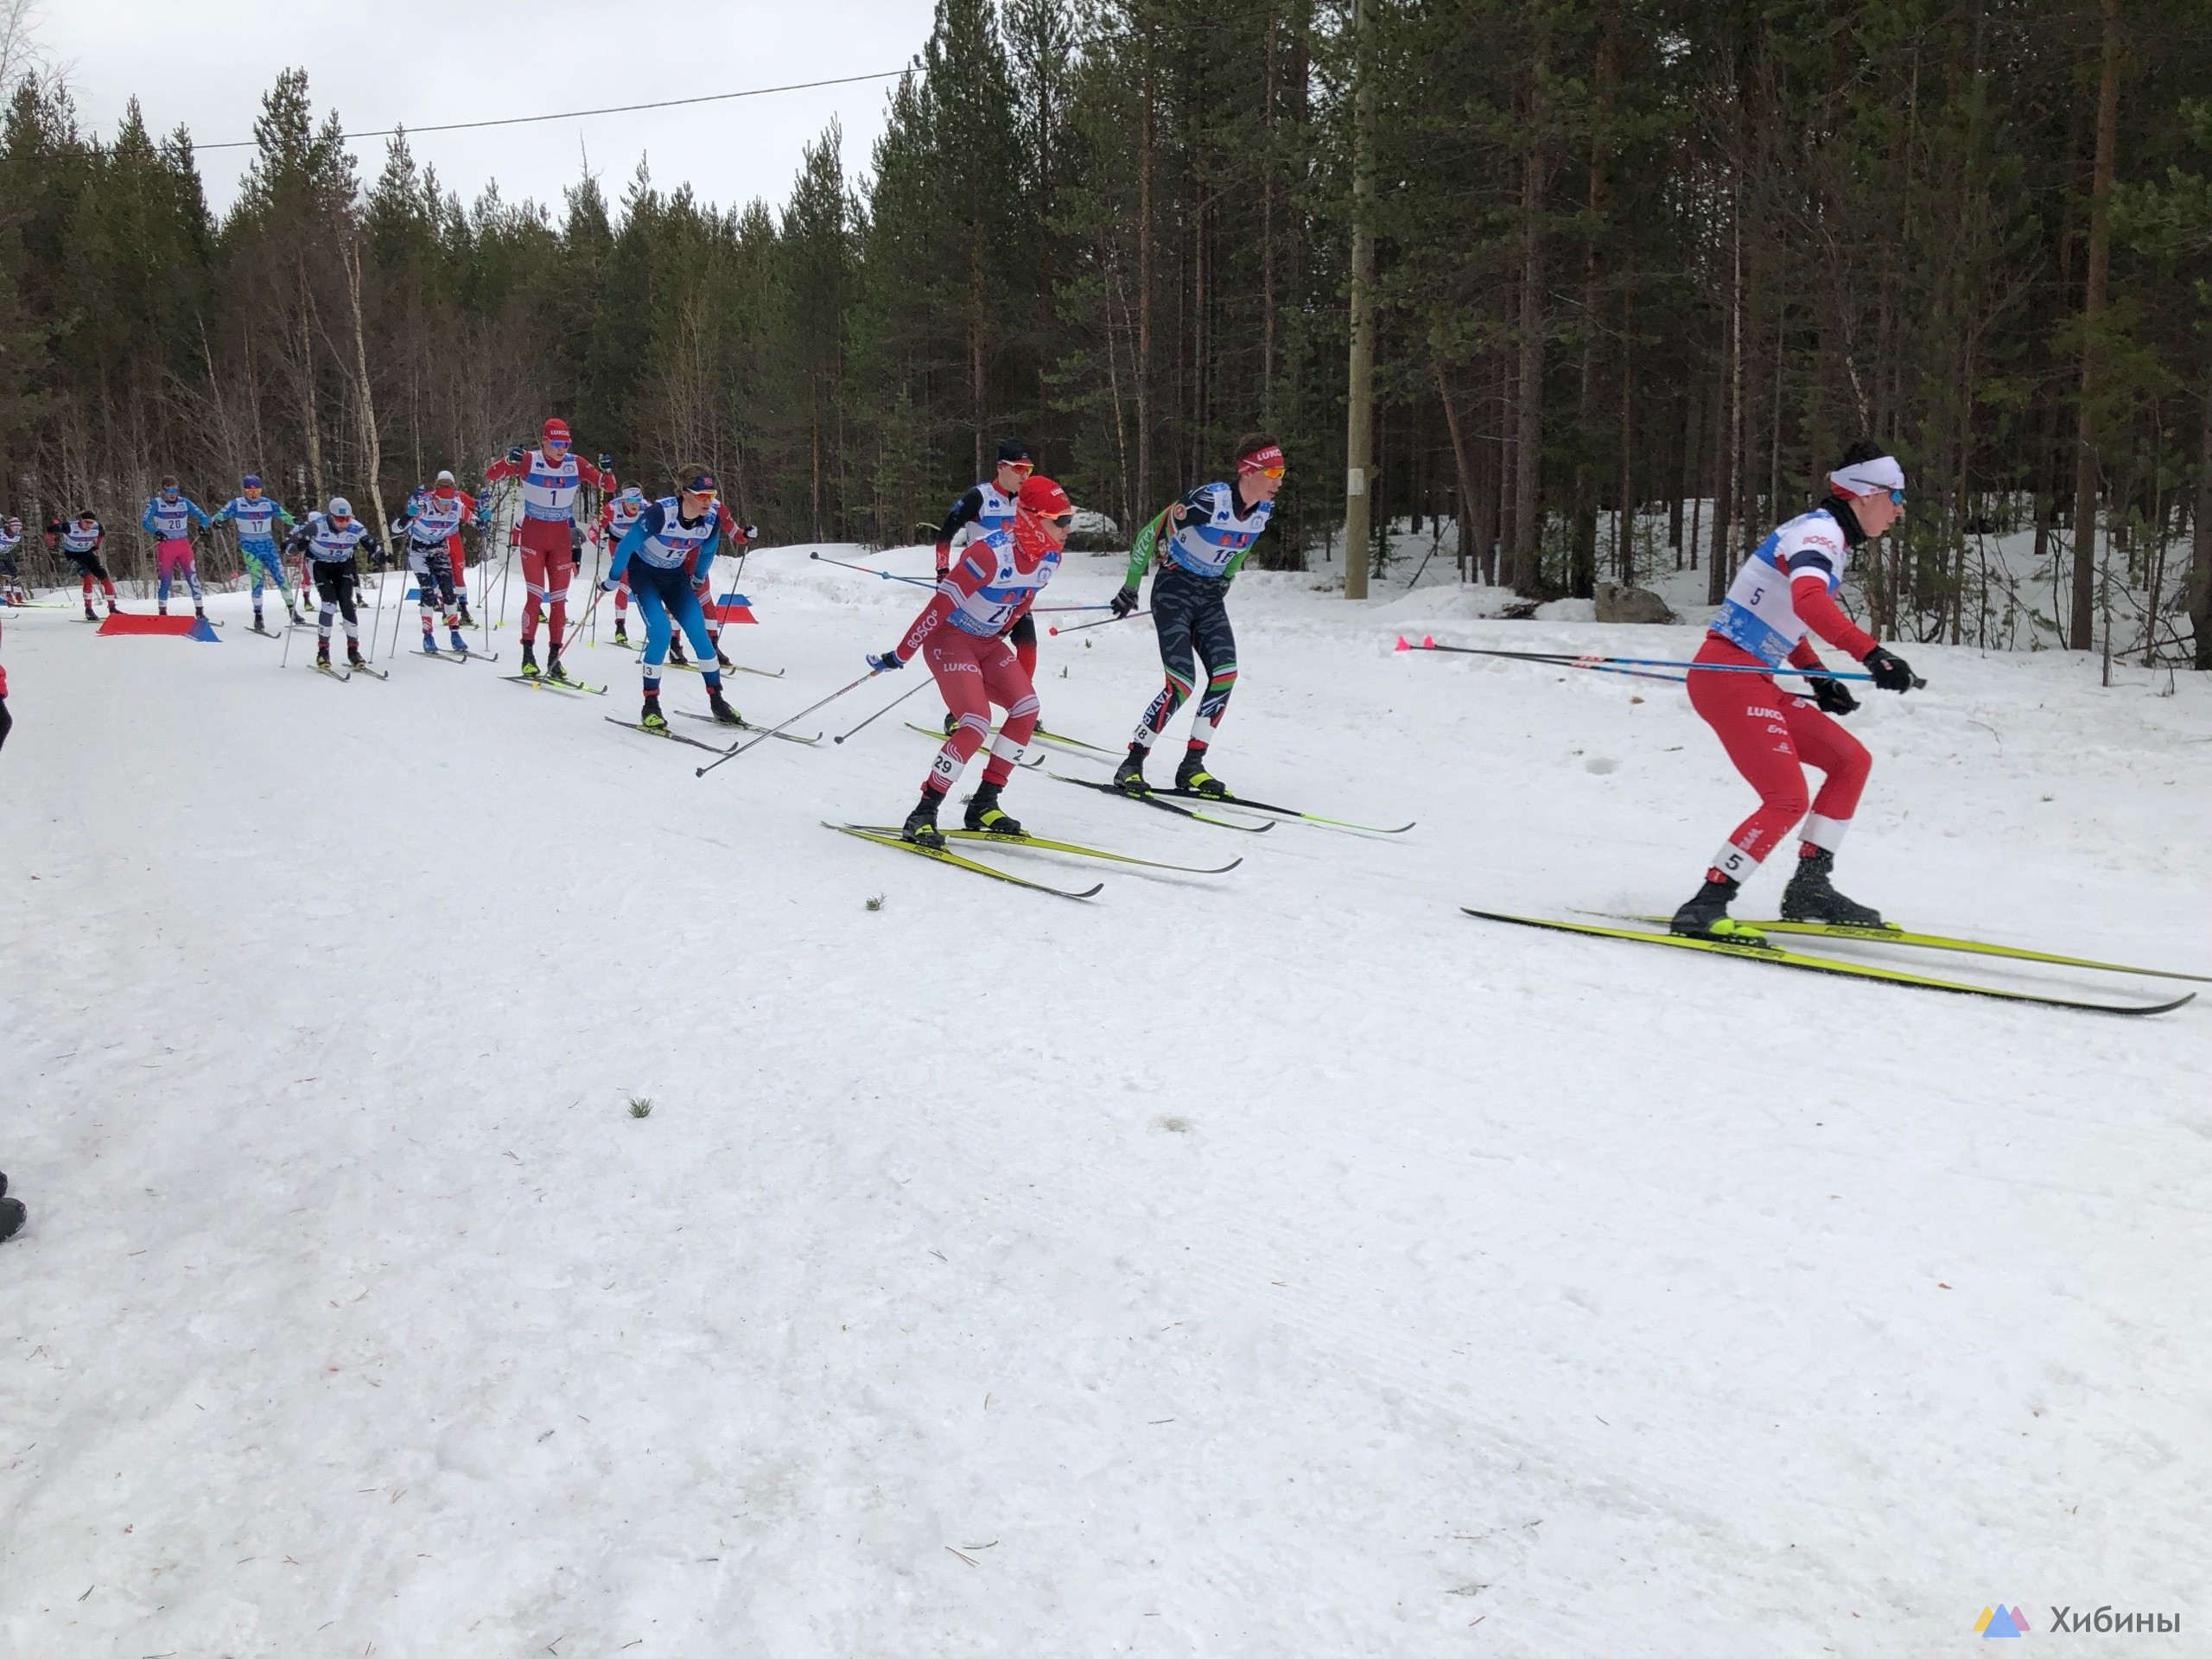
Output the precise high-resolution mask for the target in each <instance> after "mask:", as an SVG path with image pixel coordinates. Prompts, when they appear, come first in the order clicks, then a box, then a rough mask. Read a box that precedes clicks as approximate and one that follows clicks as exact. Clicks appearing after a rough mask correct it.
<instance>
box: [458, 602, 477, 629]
mask: <svg viewBox="0 0 2212 1659" xmlns="http://www.w3.org/2000/svg"><path fill="white" fill-rule="evenodd" d="M459 609H460V613H461V626H462V627H464V628H473V627H474V626H476V619H475V618H474V617H473V616H471V615H470V614H469V613H468V601H467V600H465V599H464V600H463V601H461V605H460V607H459Z"/></svg>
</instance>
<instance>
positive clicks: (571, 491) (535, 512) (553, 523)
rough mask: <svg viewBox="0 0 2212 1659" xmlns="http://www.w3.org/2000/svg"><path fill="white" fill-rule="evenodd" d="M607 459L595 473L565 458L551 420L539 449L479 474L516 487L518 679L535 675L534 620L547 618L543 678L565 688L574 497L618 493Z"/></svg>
mask: <svg viewBox="0 0 2212 1659" xmlns="http://www.w3.org/2000/svg"><path fill="white" fill-rule="evenodd" d="M608 464H609V463H608V461H607V457H606V456H604V455H601V457H600V464H599V465H598V466H596V467H594V466H593V465H592V464H591V462H589V461H585V460H583V459H582V457H581V456H578V455H575V454H572V453H570V449H569V423H567V422H566V421H564V420H563V419H561V418H560V416H557V415H556V416H552V417H551V418H550V419H549V420H547V422H546V423H545V426H544V429H543V433H542V434H541V435H540V436H539V439H538V447H537V448H535V449H525V448H523V447H522V446H521V445H520V444H517V445H516V446H515V447H514V448H512V449H510V450H508V451H507V454H506V458H505V460H503V461H493V463H492V464H491V465H490V466H489V467H486V468H485V469H484V477H485V480H486V482H487V483H488V482H491V481H493V480H498V479H502V478H512V479H516V480H519V481H520V484H519V486H520V488H521V491H522V523H521V524H519V525H518V526H517V530H518V532H519V539H520V540H521V543H522V579H523V585H524V588H526V589H527V592H526V593H525V594H524V598H523V602H522V673H523V677H524V678H525V679H531V680H534V679H536V678H537V676H538V670H537V618H538V613H539V612H540V610H541V609H543V610H546V611H549V612H550V621H549V622H548V624H547V642H546V650H545V677H546V678H547V679H549V680H552V681H555V682H556V683H566V682H567V681H568V678H569V674H568V671H567V670H566V669H564V668H563V667H562V666H561V647H562V645H563V644H564V643H565V641H564V639H563V636H564V635H565V634H566V633H567V632H568V627H569V581H570V580H571V579H572V578H573V577H574V576H575V546H574V544H573V543H572V541H571V539H570V537H571V533H572V531H573V530H574V528H575V512H576V508H575V501H576V492H577V490H578V489H580V488H581V487H582V486H584V485H586V484H590V485H594V486H597V487H598V488H600V489H601V490H606V491H609V492H612V491H613V490H615V489H618V488H619V487H620V486H619V485H617V484H616V482H615V480H614V474H613V473H612V472H609V471H608V470H607V467H608Z"/></svg>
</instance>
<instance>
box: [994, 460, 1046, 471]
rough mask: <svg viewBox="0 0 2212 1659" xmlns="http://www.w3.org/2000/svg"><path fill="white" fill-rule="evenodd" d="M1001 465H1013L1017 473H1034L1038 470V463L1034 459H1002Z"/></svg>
mask: <svg viewBox="0 0 2212 1659" xmlns="http://www.w3.org/2000/svg"><path fill="white" fill-rule="evenodd" d="M999 465H1000V466H1001V467H1011V468H1013V469H1014V471H1015V472H1017V473H1033V472H1035V471H1036V470H1037V463H1036V462H1035V461H1001V462H999Z"/></svg>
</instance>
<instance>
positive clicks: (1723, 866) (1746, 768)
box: [1671, 442, 1922, 944]
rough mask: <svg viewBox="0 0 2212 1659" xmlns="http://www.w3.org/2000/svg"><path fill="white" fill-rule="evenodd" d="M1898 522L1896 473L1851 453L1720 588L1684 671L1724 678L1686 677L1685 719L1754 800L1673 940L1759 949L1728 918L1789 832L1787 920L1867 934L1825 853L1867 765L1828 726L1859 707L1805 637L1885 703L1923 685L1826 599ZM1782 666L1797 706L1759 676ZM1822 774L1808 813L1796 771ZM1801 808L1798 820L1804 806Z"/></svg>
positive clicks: (1831, 851)
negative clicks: (1798, 679) (1792, 854)
mask: <svg viewBox="0 0 2212 1659" xmlns="http://www.w3.org/2000/svg"><path fill="white" fill-rule="evenodd" d="M1903 514H1904V468H1903V467H1899V466H1898V465H1897V461H1896V460H1895V459H1894V458H1893V457H1891V456H1889V455H1885V454H1882V452H1881V451H1880V450H1878V449H1877V448H1875V447H1874V446H1873V445H1872V444H1871V443H1866V442H1859V443H1855V444H1853V445H1852V447H1851V448H1849V449H1848V450H1847V451H1846V452H1845V454H1844V457H1843V462H1842V464H1841V465H1840V466H1839V467H1837V468H1836V469H1835V471H1834V472H1832V473H1830V474H1828V493H1827V499H1825V500H1823V501H1822V502H1821V504H1820V505H1818V506H1817V507H1815V508H1814V509H1813V510H1812V511H1811V512H1805V513H1800V514H1799V515H1798V516H1797V517H1796V518H1792V519H1791V520H1789V523H1787V524H1782V525H1779V526H1777V528H1776V529H1774V530H1772V531H1769V532H1768V533H1767V537H1766V539H1765V540H1764V541H1763V542H1761V543H1759V544H1758V547H1756V548H1755V549H1753V550H1752V551H1751V557H1750V558H1748V559H1746V560H1745V562H1744V568H1743V569H1741V570H1738V572H1737V573H1736V580H1735V581H1734V582H1732V583H1730V584H1729V588H1728V596H1727V599H1726V601H1725V602H1724V603H1723V604H1722V605H1721V607H1720V610H1719V613H1718V614H1717V615H1715V616H1714V617H1713V623H1712V626H1710V627H1709V628H1708V629H1707V632H1706V636H1705V643H1704V645H1701V646H1700V647H1699V650H1698V653H1697V657H1696V658H1695V660H1696V661H1697V662H1700V663H1708V664H1714V665H1715V668H1716V669H1719V668H1724V667H1725V668H1726V669H1728V670H1732V671H1726V672H1721V671H1700V670H1698V669H1696V668H1692V669H1691V670H1690V671H1689V675H1688V681H1689V694H1690V707H1692V708H1693V709H1696V710H1697V712H1698V714H1699V715H1700V717H1701V718H1702V719H1703V720H1704V721H1705V722H1706V724H1707V725H1708V726H1710V727H1712V728H1713V734H1714V735H1716V736H1717V737H1719V740H1720V746H1721V747H1722V748H1724V749H1726V751H1727V752H1728V758H1729V760H1732V761H1733V762H1734V763H1735V766H1736V770H1737V771H1738V772H1742V773H1743V774H1744V778H1745V781H1747V782H1748V783H1749V784H1750V785H1751V787H1752V788H1754V789H1756V790H1758V792H1759V804H1758V810H1757V811H1755V812H1753V813H1752V814H1751V817H1748V818H1745V820H1744V821H1743V823H1739V824H1738V825H1737V826H1736V829H1735V830H1734V832H1733V833H1732V834H1731V835H1730V836H1729V837H1728V839H1727V840H1726V841H1725V842H1722V843H1721V846H1720V850H1719V852H1718V853H1716V854H1715V855H1713V864H1712V867H1711V868H1709V869H1707V871H1706V873H1705V885H1704V886H1703V887H1700V888H1699V889H1698V892H1697V893H1696V895H1695V896H1694V898H1692V899H1690V901H1689V902H1688V904H1686V905H1684V906H1682V907H1681V909H1680V910H1678V911H1676V912H1675V915H1674V918H1673V922H1672V924H1671V925H1672V928H1673V931H1675V932H1676V933H1681V934H1684V935H1687V936H1688V937H1689V938H1705V939H1716V940H1720V941H1723V942H1726V943H1734V944H1765V943H1766V940H1765V937H1764V935H1763V934H1761V933H1760V932H1759V931H1758V929H1757V928H1755V927H1752V926H1750V925H1747V924H1745V923H1743V922H1738V921H1737V920H1735V919H1734V918H1732V917H1731V916H1730V915H1729V914H1728V905H1729V901H1730V900H1732V899H1734V898H1735V896H1736V894H1737V893H1738V891H1739V890H1740V888H1741V887H1742V885H1743V883H1744V882H1745V880H1748V879H1749V878H1750V877H1751V874H1752V873H1753V872H1754V871H1756V870H1757V869H1758V867H1759V865H1760V864H1761V863H1762V862H1763V861H1764V860H1765V858H1766V856H1767V855H1768V854H1770V853H1771V852H1772V851H1773V850H1774V849H1775V848H1776V847H1777V846H1778V845H1780V844H1781V842H1782V839H1783V836H1786V835H1788V834H1789V831H1790V830H1791V829H1794V828H1797V826H1798V825H1799V824H1800V823H1801V822H1802V826H1803V827H1802V829H1799V830H1798V834H1799V841H1798V846H1797V861H1796V869H1795V870H1794V871H1793V872H1792V873H1791V874H1790V877H1789V885H1788V886H1787V887H1784V888H1783V893H1782V914H1783V919H1784V920H1786V921H1792V922H1826V923H1829V924H1832V925H1845V926H1853V927H1879V926H1880V925H1882V917H1881V912H1879V911H1877V910H1874V909H1872V908H1871V907H1869V906H1866V905H1861V904H1858V903H1855V902H1853V900H1852V899H1847V898H1846V897H1844V895H1843V894H1842V893H1838V892H1837V891H1836V890H1835V887H1834V883H1833V882H1832V881H1831V880H1830V875H1831V873H1832V872H1833V871H1834V868H1835V855H1836V851H1837V849H1839V848H1840V847H1841V846H1842V845H1843V836H1844V832H1845V831H1846V830H1847V829H1850V828H1851V817H1852V814H1853V812H1855V811H1856V810H1858V807H1859V791H1860V790H1862V789H1864V788H1865V787H1866V774H1867V772H1868V771H1869V769H1870V768H1871V767H1872V765H1873V758H1872V756H1871V755H1869V754H1868V753H1866V745H1865V744H1863V743H1861V742H1859V740H1858V739H1857V738H1855V737H1853V736H1852V735H1851V734H1850V733H1848V732H1847V731H1845V730H1844V729H1843V728H1842V727H1841V726H1840V725H1838V724H1837V723H1836V721H1835V720H1834V718H1833V717H1834V716H1835V715H1847V714H1849V713H1851V712H1852V710H1853V709H1856V708H1858V707H1859V701H1858V699H1857V698H1855V697H1853V696H1852V695H1851V691H1850V689H1849V688H1848V687H1847V686H1846V685H1845V684H1844V683H1843V682H1842V681H1840V680H1837V679H1833V678H1829V677H1826V676H1824V675H1823V674H1822V673H1821V667H1822V664H1821V658H1820V654H1819V653H1818V652H1815V650H1814V649H1813V645H1812V640H1811V638H1810V636H1811V635H1812V634H1815V633H1817V634H1819V635H1820V636H1821V639H1826V640H1827V641H1828V643H1829V644H1831V645H1835V646H1838V647H1840V649H1842V650H1844V651H1847V652H1850V653H1851V654H1852V655H1853V657H1856V658H1858V659H1859V661H1860V662H1861V663H1863V664H1866V671H1867V674H1868V675H1869V676H1870V677H1872V680H1873V683H1875V684H1876V685H1877V686H1878V687H1879V688H1881V690H1885V691H1896V692H1899V693H1902V692H1905V691H1909V690H1912V688H1913V687H1914V686H1916V685H1918V684H1920V683H1922V682H1921V681H1919V680H1917V679H1916V678H1914V677H1913V672H1912V670H1911V669H1910V668H1909V667H1908V666H1906V664H1905V663H1904V659H1903V658H1899V657H1897V656H1896V655H1894V654H1893V653H1891V652H1889V651H1886V650H1885V649H1884V648H1883V647H1882V645H1880V644H1878V642H1877V641H1876V640H1875V639H1874V637H1873V636H1872V634H1870V633H1868V632H1866V631H1865V630H1864V629H1862V628H1861V627H1859V626H1858V624H1856V623H1855V622H1853V620H1851V619H1850V617H1848V616H1847V615H1846V614H1845V613H1844V611H1843V607H1841V606H1840V605H1838V604H1837V603H1836V601H1835V592H1836V589H1837V588H1839V587H1840V586H1841V585H1842V582H1843V573H1844V571H1845V570H1846V569H1847V568H1848V566H1849V565H1850V563H1851V555H1852V553H1853V550H1855V549H1857V548H1858V547H1859V544H1860V543H1864V542H1867V541H1870V540H1872V539H1873V538H1874V537H1878V536H1880V535H1881V534H1882V533H1883V532H1884V531H1887V530H1888V529H1889V528H1890V526H1891V525H1892V524H1895V523H1896V522H1897V519H1898V518H1900V517H1902V516H1903ZM1784 663H1787V664H1789V666H1791V667H1793V668H1798V669H1805V670H1808V671H1810V673H1809V675H1808V682H1809V683H1810V685H1811V687H1812V690H1811V692H1810V694H1809V695H1808V696H1796V695H1794V694H1792V693H1789V692H1786V691H1784V690H1783V689H1782V688H1781V687H1780V686H1779V685H1777V683H1775V681H1774V678H1773V677H1772V675H1771V674H1770V673H1764V674H1763V673H1758V672H1746V670H1758V669H1761V668H1764V669H1768V670H1773V669H1778V668H1780V667H1782V666H1783V664H1784ZM1805 766H1812V767H1813V768H1815V770H1816V771H1819V772H1823V773H1825V774H1826V777H1825V779H1824V780H1823V781H1822V783H1821V791H1820V793H1819V794H1818V795H1815V796H1814V797H1812V798H1811V799H1810V800H1809V801H1808V799H1807V791H1806V788H1805V774H1804V771H1803V768H1804V767H1805ZM1808 807H1809V809H1810V811H1809V814H1808Z"/></svg>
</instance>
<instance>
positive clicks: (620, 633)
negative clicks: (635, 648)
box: [614, 622, 630, 647]
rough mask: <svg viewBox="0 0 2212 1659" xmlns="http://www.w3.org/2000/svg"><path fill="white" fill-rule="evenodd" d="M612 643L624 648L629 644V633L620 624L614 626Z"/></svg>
mask: <svg viewBox="0 0 2212 1659" xmlns="http://www.w3.org/2000/svg"><path fill="white" fill-rule="evenodd" d="M614 643H615V644H616V645H621V646H624V647H627V646H628V645H629V643H630V632H629V630H628V629H627V628H626V627H625V626H623V625H622V624H621V623H620V622H617V623H616V624H615V625H614Z"/></svg>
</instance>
